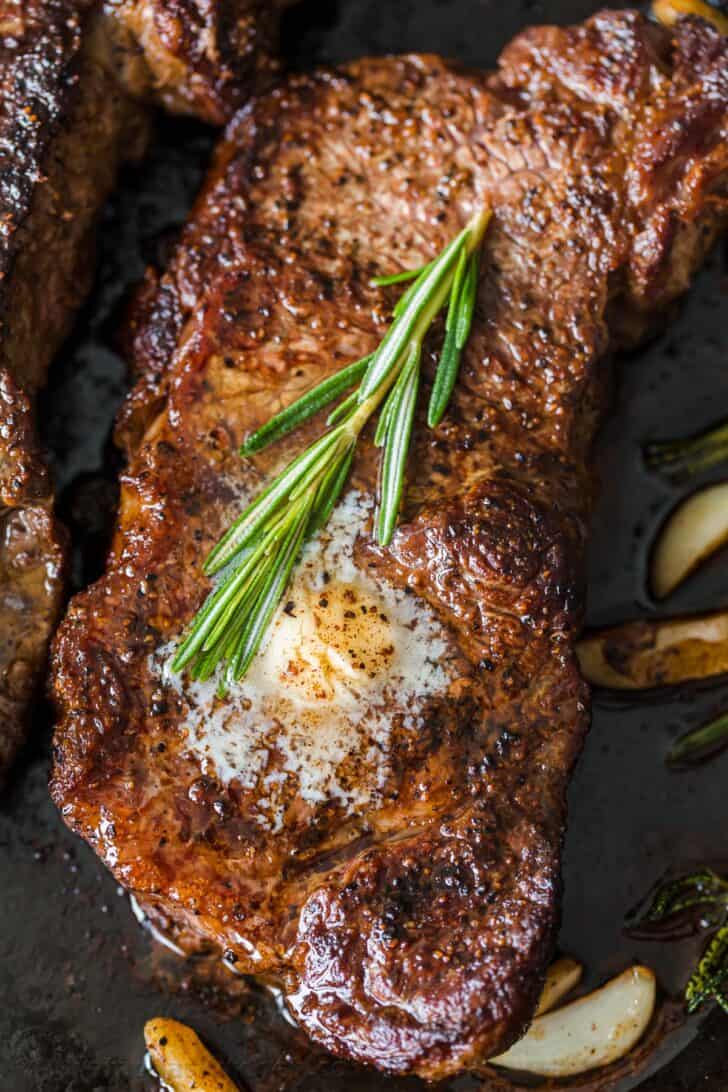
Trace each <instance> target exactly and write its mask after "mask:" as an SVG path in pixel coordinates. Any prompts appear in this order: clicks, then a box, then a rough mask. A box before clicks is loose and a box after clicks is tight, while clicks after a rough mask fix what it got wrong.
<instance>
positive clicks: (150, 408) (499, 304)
mask: <svg viewBox="0 0 728 1092" xmlns="http://www.w3.org/2000/svg"><path fill="white" fill-rule="evenodd" d="M727 129H728V43H726V41H725V40H723V39H722V38H720V36H719V35H718V34H717V32H716V31H714V30H713V29H712V28H711V27H710V26H708V25H707V24H705V23H703V22H700V21H697V20H690V19H688V20H684V21H682V22H681V23H680V24H679V26H678V27H677V29H675V30H674V31H673V32H668V31H666V30H664V29H662V28H660V27H658V26H655V25H652V24H650V23H649V22H648V21H646V20H645V19H644V18H643V17H642V16H641V15H639V14H637V13H635V12H630V11H625V12H604V13H601V14H598V15H596V16H595V17H594V18H592V19H591V20H589V21H588V22H586V23H585V24H584V25H580V26H576V27H572V28H570V29H556V28H554V27H544V28H537V29H533V30H529V31H527V32H525V33H524V34H522V35H521V36H520V37H518V38H517V39H516V40H515V41H514V42H513V43H512V44H511V45H510V46H509V47H508V48H507V49H506V50H505V52H504V54H503V56H502V59H501V62H500V66H499V68H498V70H497V72H495V73H494V74H479V73H472V72H467V71H463V70H461V69H460V68H458V67H456V66H454V65H451V64H448V63H446V62H444V61H442V60H440V59H438V58H437V57H432V56H404V57H398V58H385V59H371V60H362V61H360V62H357V63H353V64H350V65H348V66H346V67H344V68H342V69H339V70H334V71H326V70H324V71H318V72H316V73H315V74H313V75H307V76H295V77H292V78H291V79H289V80H288V82H287V83H285V84H284V85H283V86H282V87H281V88H279V89H278V90H275V91H274V92H272V93H271V94H269V95H267V96H263V97H260V98H258V99H257V100H255V101H254V102H253V103H252V104H251V105H250V106H249V107H248V108H246V109H245V110H243V111H242V112H241V113H240V114H239V115H238V116H237V118H236V119H235V120H234V121H233V122H232V124H231V125H230V127H229V129H228V131H227V134H226V137H225V139H224V141H223V142H222V144H221V146H220V148H219V150H218V152H217V156H216V159H215V162H214V165H213V167H212V171H211V174H210V176H209V178H208V180H207V183H206V185H205V188H204V190H203V193H202V195H201V196H200V198H199V201H198V203H197V206H196V209H195V211H194V214H193V216H192V219H191V221H190V223H189V225H188V226H187V227H186V229H185V231H184V233H183V235H182V238H181V242H180V245H179V247H178V249H177V252H176V255H175V256H174V258H173V260H172V262H171V265H170V268H169V269H168V270H167V271H166V272H165V273H164V274H163V275H161V276H160V275H157V274H154V273H150V274H149V277H148V278H147V282H146V284H145V286H144V287H143V289H142V291H141V293H140V297H139V302H138V306H137V309H136V314H135V316H134V319H133V321H132V324H131V327H130V330H129V331H128V334H129V344H130V346H131V353H132V357H133V365H134V368H135V372H136V375H137V383H136V387H135V389H134V391H133V393H132V394H131V396H130V398H129V400H128V403H127V405H126V407H125V409H124V411H123V413H122V415H121V418H120V421H119V426H118V437H119V442H120V443H121V445H122V446H123V448H124V451H125V454H126V458H127V469H126V471H125V473H124V475H123V477H122V482H121V488H122V494H121V505H120V511H119V517H118V524H117V528H116V533H115V538H114V542H113V545H112V548H111V551H110V556H109V559H108V566H107V571H106V574H105V575H104V577H103V578H102V579H101V580H100V581H99V582H98V583H97V584H96V585H94V586H93V587H91V588H89V589H88V590H86V591H85V592H83V593H82V594H80V595H78V596H76V598H75V599H74V600H73V602H72V604H71V607H70V609H69V612H68V615H67V617H66V619H65V621H64V622H63V623H62V625H61V627H60V630H59V633H58V635H57V637H56V641H55V646H54V657H53V683H52V685H53V694H54V698H55V702H56V704H57V709H58V714H59V723H58V727H57V731H56V736H55V748H54V750H55V762H54V769H53V776H52V794H53V797H54V799H55V801H56V803H57V805H58V807H59V808H60V810H61V813H62V815H63V817H64V819H65V821H66V822H67V823H68V824H69V825H70V826H71V828H72V829H73V830H75V831H77V832H78V833H79V834H80V835H82V836H83V837H84V838H85V839H86V840H87V841H88V842H89V843H90V844H91V845H92V846H93V847H94V848H95V850H96V852H97V853H98V854H99V855H100V856H101V857H102V859H103V860H104V861H105V862H106V864H107V865H108V866H109V868H110V869H111V870H112V871H113V873H114V875H115V876H116V877H117V879H118V881H119V882H120V883H122V884H123V885H125V886H126V887H127V888H128V889H130V890H131V891H132V892H133V893H134V895H135V896H136V897H137V899H138V900H139V901H140V903H141V904H142V905H143V906H144V907H145V908H146V910H147V912H148V913H149V914H150V915H152V916H153V917H154V918H156V919H157V921H158V922H159V921H161V922H166V924H167V927H168V928H169V929H170V930H172V931H174V934H175V938H176V939H177V940H178V941H179V942H180V943H182V944H183V945H186V946H187V947H189V948H194V947H195V946H200V945H209V944H210V943H212V944H213V945H214V946H215V947H216V948H217V949H218V950H219V951H221V952H223V953H224V956H225V958H226V959H227V960H228V961H229V962H230V963H232V964H234V965H235V967H236V969H237V970H239V971H241V972H243V973H247V974H252V975H256V976H258V977H259V978H260V979H262V980H263V981H265V982H272V983H275V984H276V985H277V986H278V987H280V988H281V989H282V991H283V994H284V996H285V999H286V1003H287V1006H288V1008H289V1010H290V1012H291V1014H292V1015H293V1016H294V1018H295V1019H296V1021H297V1022H298V1023H299V1024H300V1026H301V1027H303V1028H304V1029H305V1030H306V1031H307V1033H308V1034H309V1035H310V1036H311V1037H312V1038H313V1039H314V1040H315V1041H317V1042H318V1043H321V1044H323V1046H324V1047H326V1048H327V1049H328V1050H330V1051H332V1052H334V1053H335V1054H338V1055H342V1056H345V1057H348V1058H352V1059H355V1060H357V1061H360V1062H365V1063H368V1064H371V1065H374V1066H377V1067H378V1068H379V1069H381V1070H383V1071H385V1072H387V1073H413V1074H418V1075H420V1076H422V1077H425V1078H430V1079H438V1078H442V1077H445V1076H447V1075H448V1074H452V1073H455V1072H458V1071H460V1070H463V1069H477V1068H478V1067H479V1066H481V1065H482V1064H484V1062H485V1060H486V1059H487V1058H489V1057H491V1056H493V1055H495V1054H497V1053H499V1052H500V1051H502V1050H504V1049H505V1048H506V1047H507V1046H508V1045H509V1044H510V1043H511V1042H512V1041H513V1040H514V1039H515V1038H516V1037H517V1036H518V1035H519V1034H520V1033H521V1032H522V1031H523V1029H524V1027H525V1026H526V1024H527V1023H528V1021H529V1020H530V1019H531V1016H532V1014H533V1011H534V1007H535V1005H536V1001H537V998H538V995H539V991H540V988H541V985H542V982H543V978H544V972H545V968H546V966H547V964H548V962H549V960H550V959H551V957H552V954H553V951H554V943H555V938H556V932H557V929H558V924H559V912H560V898H561V880H560V860H561V846H562V840H563V835H564V826H565V818H566V789H567V786H568V782H569V777H570V774H571V771H572V768H573V766H574V763H575V761H576V758H577V756H578V754H579V751H580V748H581V746H582V742H583V739H584V734H585V731H586V728H587V722H588V705H589V696H588V692H587V689H586V686H585V684H584V683H583V682H582V681H581V679H580V677H579V673H578V670H577V665H576V661H575V656H574V642H575V636H576V633H577V631H578V628H579V625H580V621H581V613H582V599H583V571H582V569H583V555H584V545H585V538H586V534H587V522H588V517H589V510H590V505H591V501H592V495H593V492H594V490H593V482H592V472H591V470H590V463H589V459H590V449H591V445H592V439H593V436H594V432H595V428H596V426H597V422H598V419H599V416H600V414H601V413H602V412H603V410H604V408H605V403H606V390H607V385H608V378H609V369H608V367H607V365H606V364H605V363H604V359H605V354H606V353H607V350H608V348H609V347H610V345H612V346H614V345H617V344H625V343H632V342H634V341H635V340H637V339H638V338H639V337H640V336H642V335H643V334H644V332H645V331H646V330H647V329H648V328H649V327H650V326H651V325H652V324H653V323H654V322H655V321H656V319H657V317H658V316H659V315H660V314H661V313H662V312H663V311H664V309H665V307H666V305H667V304H668V303H669V302H670V301H672V300H673V299H674V298H675V297H676V296H677V295H678V294H679V293H680V292H682V291H683V290H684V289H685V287H686V286H687V284H688V282H689V279H690V276H691V273H692V272H693V270H694V269H695V268H696V267H697V265H698V264H699V263H700V261H701V259H702V258H703V256H704V254H705V252H706V250H707V248H708V247H709V245H710V243H711V241H712V240H713V239H714V238H715V236H716V234H717V232H718V231H719V230H720V228H721V227H722V226H723V225H724V224H725V221H726V216H727V214H728V197H727V194H726V185H727V181H728V173H727V169H728V142H727V141H726V136H727V135H728V132H727ZM483 204H488V205H490V206H491V207H492V209H493V210H494V216H493V221H492V224H491V226H490V228H489V230H488V233H487V235H486V239H485V246H484V252H483V261H482V273H481V280H480V286H479V296H478V301H477V307H476V316H475V322H474V326H473V332H472V334H471V337H470V340H469V342H468V345H467V349H466V352H465V355H464V358H463V364H462V368H461V374H460V377H459V381H458V385H457V387H456V390H455V392H454V395H453V399H452V402H451V405H450V408H449V410H448V413H447V415H446V417H445V419H444V420H443V422H442V424H441V425H440V426H439V427H438V428H437V430H435V431H434V432H431V431H429V430H428V429H427V428H426V426H425V422H424V420H423V419H420V420H419V422H418V424H416V427H415V439H414V443H413V451H412V454H411V458H410V461H409V470H408V480H407V489H406V497H405V499H404V503H403V510H402V513H401V516H402V518H401V522H400V525H399V528H398V530H397V532H396V534H395V536H394V539H393V541H392V544H391V546H390V547H388V548H386V549H385V548H380V547H377V546H376V545H375V544H374V541H373V537H372V534H371V513H372V508H373V506H374V503H375V496H376V489H377V458H376V457H375V451H374V449H373V445H372V444H371V442H367V443H364V444H363V446H362V450H361V451H360V452H359V454H358V457H357V461H355V463H354V467H353V470H352V474H351V479H350V483H349V487H348V492H347V494H346V497H345V499H344V500H343V501H342V503H341V504H340V506H339V507H338V508H337V510H336V511H335V513H334V515H333V518H332V520H331V521H330V523H329V525H328V526H327V528H326V529H325V530H324V531H323V532H322V533H321V534H320V536H319V537H318V539H317V540H316V541H314V542H313V543H312V544H310V545H309V546H308V547H307V548H306V550H305V552H304V555H303V558H302V560H301V563H300V565H299V567H298V569H297V572H296V575H295V577H294V580H293V583H292V585H291V586H290V588H289V590H288V592H287V594H286V597H285V600H286V601H285V602H284V604H283V605H282V607H281V609H280V610H279V612H278V614H277V615H276V618H275V621H274V623H273V625H272V627H271V630H270V633H269V636H268V639H267V641H266V642H265V643H264V645H263V646H262V648H261V651H260V653H259V655H258V657H257V658H256V660H255V661H254V664H253V666H252V669H251V671H250V673H249V675H248V676H247V677H246V679H245V680H244V681H243V682H242V683H241V684H239V685H238V686H237V687H235V688H233V689H232V690H231V692H230V693H229V695H228V696H227V697H226V698H222V697H220V696H219V694H218V693H217V689H216V685H215V682H214V680H213V681H212V682H210V683H194V684H193V683H191V682H189V681H188V680H185V679H180V678H179V677H177V676H175V675H174V674H173V673H172V672H171V670H170V666H169V665H170V660H171V657H172V655H173V652H174V649H175V647H176V645H177V643H178V641H179V639H180V636H181V632H182V631H183V630H184V627H185V625H186V624H187V623H188V622H189V620H190V619H191V618H192V617H193V615H194V614H195V612H196V611H197V609H198V608H199V607H200V605H201V603H202V601H203V599H204V597H205V595H206V593H207V592H208V590H209V583H208V581H207V580H206V579H205V578H204V577H203V576H202V573H201V565H202V562H203V559H204V558H205V556H206V554H207V552H208V551H209V550H210V548H211V547H212V546H213V544H214V543H215V542H216V540H217V539H218V537H219V536H220V534H221V533H222V532H223V530H224V529H225V528H226V527H227V526H228V525H229V523H230V521H231V519H232V518H233V516H234V515H235V514H236V513H238V512H239V511H240V510H241V507H242V506H244V505H245V503H246V502H247V501H248V500H249V499H250V498H251V497H252V496H253V495H254V494H255V493H256V492H257V491H258V490H259V489H260V487H261V484H262V483H263V482H265V481H266V479H268V478H269V477H270V475H271V474H273V473H274V472H275V471H276V469H279V468H280V467H281V466H282V465H283V463H284V461H285V460H287V459H288V458H290V457H291V456H292V455H293V454H294V453H295V452H297V451H298V450H300V449H301V448H302V447H303V446H304V445H305V444H306V443H307V442H310V440H311V439H312V438H313V437H314V436H315V435H316V433H317V432H318V431H319V430H320V429H321V428H323V421H322V420H321V419H317V420H314V421H312V422H310V423H309V424H307V425H306V426H304V427H302V428H301V429H300V430H299V431H298V432H296V433H294V434H293V435H292V436H289V437H288V438H286V440H284V441H282V442H280V443H279V444H277V445H275V446H274V447H272V448H270V449H268V450H267V451H265V452H263V453H262V454H260V455H258V456H256V457H255V458H254V459H253V460H243V459H241V458H240V457H239V455H238V454H237V450H238V447H239V445H240V444H241V442H242V441H243V440H244V439H245V437H246V436H248V435H249V433H250V432H251V430H254V429H256V428H258V427H259V426H260V425H261V424H263V423H264V422H265V421H266V420H267V419H268V418H269V417H270V416H271V414H273V413H275V412H276V411H278V410H279V409H280V408H281V407H283V406H284V405H286V404H288V403H290V402H291V401H292V400H293V399H294V398H295V397H297V396H298V395H300V394H301V393H302V392H303V391H304V390H306V389H308V388H310V387H312V386H313V385H314V384H316V383H318V382H319V381H320V380H321V379H322V378H323V377H325V376H326V375H328V374H329V373H331V372H332V371H334V370H335V369H337V368H339V367H340V366H342V365H343V364H344V363H346V362H349V361H351V360H354V359H356V358H358V357H360V356H363V355H364V354H366V353H368V352H370V351H371V350H372V349H373V348H374V346H375V345H376V344H377V342H378V341H379V340H380V339H381V337H382V336H383V333H384V331H385V329H386V327H387V323H388V321H389V319H390V316H391V309H392V305H393V303H394V300H395V299H396V290H394V289H388V290H386V291H383V290H381V289H376V288H374V287H372V285H371V278H372V277H374V276H377V275H384V274H389V273H392V272H395V271H397V270H399V269H407V268H414V267H416V266H419V265H421V264H423V263H425V262H427V261H428V260H430V259H431V258H432V257H433V256H434V255H435V254H436V253H438V252H439V250H440V249H441V248H442V247H443V246H444V245H445V244H446V243H447V242H448V241H449V240H450V239H452V238H453V237H454V235H455V234H456V232H457V231H458V230H459V229H460V227H461V226H462V225H463V224H464V223H465V222H467V220H468V219H469V218H470V216H471V215H472V214H473V212H474V211H475V210H476V209H478V208H479V207H481V206H482V205H483ZM390 293H391V294H390ZM441 336H442V332H441V331H440V332H439V334H438V335H436V336H435V339H434V342H433V346H436V345H437V344H439V340H440V338H441ZM433 346H431V348H432V347H433ZM432 370H433V358H432V353H431V352H430V353H429V356H428V359H427V361H426V371H427V372H428V375H429V376H430V378H431V376H432ZM426 401H427V400H426V398H424V397H423V399H422V402H423V403H425V404H426ZM370 440H371V437H370Z"/></svg>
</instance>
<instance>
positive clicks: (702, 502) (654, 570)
mask: <svg viewBox="0 0 728 1092" xmlns="http://www.w3.org/2000/svg"><path fill="white" fill-rule="evenodd" d="M726 542H728V482H721V483H720V484H718V485H707V486H705V488H703V489H698V490H697V492H695V493H693V494H692V495H691V496H689V497H687V499H686V500H684V501H682V503H680V504H679V505H678V506H677V508H675V509H674V511H673V512H672V513H671V515H670V516H669V517H668V519H667V521H666V523H665V524H664V526H663V528H662V530H661V531H660V534H659V536H658V539H657V542H656V544H655V547H654V550H653V553H652V564H651V574H650V576H651V584H652V592H653V594H654V595H655V597H656V598H657V599H664V598H665V596H667V595H669V594H670V593H671V592H672V591H674V590H675V588H676V587H677V586H678V584H681V583H682V582H683V580H685V578H686V577H687V576H689V575H690V573H691V572H693V570H694V569H697V567H698V566H699V565H700V564H701V562H703V561H705V560H706V559H707V558H708V557H710V555H711V554H713V553H715V551H716V550H718V549H719V548H720V547H721V546H723V545H724V544H725V543H726Z"/></svg>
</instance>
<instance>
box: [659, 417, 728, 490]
mask: <svg viewBox="0 0 728 1092" xmlns="http://www.w3.org/2000/svg"><path fill="white" fill-rule="evenodd" d="M644 458H645V463H646V464H647V466H648V467H649V469H650V470H655V471H657V472H658V473H660V474H663V475H665V477H668V478H674V479H678V480H679V479H686V478H691V477H695V476H696V475H697V474H701V473H702V472H703V471H704V470H710V469H711V468H712V467H714V466H718V465H719V464H720V463H724V462H728V421H724V422H721V424H719V425H715V426H713V427H711V428H708V429H705V430H704V431H703V432H699V433H697V434H696V435H694V436H689V437H687V438H686V439H680V440H662V441H660V442H657V443H651V444H647V445H646V447H645V449H644Z"/></svg>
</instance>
